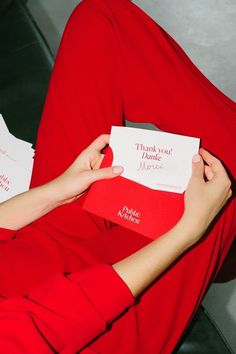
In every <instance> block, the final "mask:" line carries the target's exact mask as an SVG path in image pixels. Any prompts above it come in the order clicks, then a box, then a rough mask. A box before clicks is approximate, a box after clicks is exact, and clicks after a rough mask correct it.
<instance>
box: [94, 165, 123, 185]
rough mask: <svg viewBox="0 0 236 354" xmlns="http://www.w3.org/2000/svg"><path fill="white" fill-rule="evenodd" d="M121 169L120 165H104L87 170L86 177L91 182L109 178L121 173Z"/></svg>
mask: <svg viewBox="0 0 236 354" xmlns="http://www.w3.org/2000/svg"><path fill="white" fill-rule="evenodd" d="M123 170H124V169H123V167H122V166H112V167H105V168H100V169H98V170H92V171H88V172H87V177H88V179H89V182H90V183H93V182H95V181H98V180H101V179H110V178H114V177H117V176H119V175H121V174H122V172H123Z"/></svg>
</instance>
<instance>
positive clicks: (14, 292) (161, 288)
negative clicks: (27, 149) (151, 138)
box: [0, 0, 236, 354]
mask: <svg viewBox="0 0 236 354" xmlns="http://www.w3.org/2000/svg"><path fill="white" fill-rule="evenodd" d="M124 119H128V120H130V121H136V122H150V123H153V124H155V125H157V126H158V127H160V128H161V129H162V130H165V131H169V132H175V133H179V134H185V135H190V136H199V137H201V141H202V146H203V147H204V148H205V149H207V150H209V151H210V152H212V153H213V154H214V155H215V156H217V158H215V157H213V156H212V154H210V153H208V152H207V151H206V150H205V149H202V150H201V151H200V155H201V157H200V161H196V162H193V176H192V178H191V181H190V184H189V187H188V190H187V192H186V194H185V212H184V215H183V217H182V218H181V220H180V221H179V223H178V224H177V225H176V226H175V227H174V228H173V229H172V230H170V232H168V233H167V234H165V235H163V237H161V238H159V239H157V240H155V241H152V242H151V241H150V239H148V238H146V237H144V236H142V235H139V234H136V233H134V232H132V231H130V230H128V229H124V228H122V227H120V226H114V225H110V224H108V223H107V222H106V221H105V220H103V219H101V218H99V217H97V216H94V215H91V214H89V213H87V212H85V211H84V210H82V209H81V204H82V203H83V198H84V196H83V195H81V197H80V198H78V196H80V194H83V192H84V191H85V190H86V189H87V188H88V186H89V185H90V183H92V182H93V181H94V180H96V179H99V178H109V177H111V178H112V177H115V176H116V175H117V173H116V171H115V172H114V171H112V170H111V169H108V170H106V171H104V170H97V169H96V168H97V167H98V166H99V163H100V160H101V159H102V155H101V149H102V147H103V146H104V145H105V144H106V143H107V142H108V136H107V135H105V136H103V137H102V138H100V139H99V140H95V142H94V143H93V146H92V147H91V146H90V148H89V149H86V147H87V146H88V145H89V144H90V143H91V142H92V141H93V140H94V139H95V138H96V137H97V136H98V135H100V134H102V133H108V132H109V131H110V127H111V125H121V124H124ZM235 127H236V103H235V102H233V101H232V100H231V99H230V98H228V97H227V96H225V95H224V94H223V93H222V92H221V91H219V90H218V89H217V88H216V87H215V86H214V85H213V84H212V83H211V82H210V81H209V80H207V79H206V77H204V76H203V74H202V73H201V72H200V71H199V70H198V69H197V68H196V67H195V66H194V64H193V63H192V62H191V61H190V59H189V58H188V57H187V55H186V54H185V53H184V52H183V50H182V49H181V48H180V47H179V46H178V44H177V43H176V42H175V41H174V40H173V38H171V37H170V36H169V35H168V34H167V33H166V32H165V31H164V30H163V29H162V28H161V27H160V26H158V25H157V24H156V23H155V22H154V21H153V20H152V19H151V18H150V17H149V16H147V15H146V14H145V13H144V12H143V11H142V10H141V9H139V8H138V7H137V6H136V5H134V4H133V3H132V2H131V1H129V0H112V1H111V0H109V1H108V0H83V1H81V3H80V4H79V5H78V7H77V8H76V10H75V11H74V13H73V14H72V16H71V18H70V20H69V22H68V25H67V27H66V30H65V32H64V36H63V39H62V43H61V46H60V50H59V53H58V55H57V59H56V63H55V67H54V71H53V74H52V78H51V82H50V87H49V92H48V96H47V99H46V104H45V107H44V112H43V116H42V120H41V124H40V128H39V134H38V141H37V146H36V156H35V164H34V170H33V176H32V181H31V187H32V189H31V191H30V192H28V193H26V194H24V195H21V196H18V197H16V198H15V199H12V200H10V201H8V202H7V203H4V204H2V205H1V206H0V207H1V219H0V220H1V226H2V229H1V231H0V235H1V238H2V242H1V245H0V260H1V270H2V271H1V273H0V294H1V297H2V302H1V304H0V329H1V330H0V348H1V351H2V352H6V353H39V354H41V353H44V354H46V353H53V352H59V353H76V352H80V353H100V354H111V353H112V354H121V353H122V354H156V353H164V354H169V353H171V352H172V351H173V349H174V348H175V346H176V344H177V343H178V341H179V339H180V337H181V335H182V333H183V331H184V330H185V328H186V327H187V325H188V323H189V322H190V320H191V318H192V316H193V315H194V314H195V312H196V310H197V308H198V306H199V304H200V303H201V301H202V298H203V296H204V294H205V293H206V290H207V289H208V287H209V286H210V284H211V282H212V281H213V280H214V279H215V277H216V275H217V273H218V271H219V269H220V267H221V265H222V263H223V261H224V259H225V256H226V254H227V253H228V251H229V249H230V246H231V244H232V242H233V240H234V238H235V233H236V218H235V199H234V198H232V197H231V198H230V200H229V199H228V198H229V197H230V195H231V190H230V183H229V179H228V177H227V174H226V173H225V170H224V168H223V166H222V165H221V163H220V162H219V159H220V160H221V161H223V162H224V165H225V167H226V169H227V170H228V172H230V175H231V178H232V179H233V180H234V178H235V175H236V160H235V157H234V154H233V152H234V150H235V138H234V134H235ZM84 150H85V152H82V151H84ZM81 153H82V154H81ZM80 154H81V155H80ZM78 155H79V157H78V159H77V156H78ZM197 157H198V159H199V156H197ZM203 160H204V161H205V163H206V165H207V166H208V167H205V168H204V166H203ZM73 161H75V162H74V163H73ZM70 166H71V167H70ZM93 168H94V170H93ZM204 170H205V178H206V179H207V182H205V179H204V178H203V172H204ZM64 171H66V172H64ZM77 171H78V173H77ZM119 173H121V172H119V170H118V174H119ZM77 183H78V184H77ZM77 186H78V187H77ZM58 191H59V192H58ZM227 200H228V203H227V205H225V206H224V209H223V211H222V212H221V213H220V214H218V216H217V220H215V219H214V217H215V215H216V214H217V213H218V211H219V210H220V209H221V207H223V205H224V204H225V203H226V201H227ZM69 202H70V203H69ZM57 206H58V207H57ZM21 209H22V210H24V215H21V216H18V217H16V214H19V210H21ZM16 211H17V213H16ZM213 219H214V223H213V224H212V225H211V228H208V225H209V223H211V221H212V220H213ZM206 230H207V231H206ZM203 233H204V237H203V238H202V239H201V241H200V242H198V241H199V239H200V237H201V236H203ZM193 244H194V247H192V246H193ZM147 260H148V264H147ZM160 275H161V276H160ZM150 284H151V285H150ZM145 289H146V290H145ZM136 296H138V301H137V302H136V301H135V297H136ZM118 316H119V317H118ZM111 321H112V325H110V326H107V325H108V324H110V323H111Z"/></svg>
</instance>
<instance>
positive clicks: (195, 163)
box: [192, 154, 204, 178]
mask: <svg viewBox="0 0 236 354" xmlns="http://www.w3.org/2000/svg"><path fill="white" fill-rule="evenodd" d="M203 176H204V163H203V159H202V157H201V156H200V155H199V154H195V155H194V156H193V158H192V177H201V178H203Z"/></svg>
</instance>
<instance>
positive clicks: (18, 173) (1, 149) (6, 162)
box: [0, 115, 34, 202]
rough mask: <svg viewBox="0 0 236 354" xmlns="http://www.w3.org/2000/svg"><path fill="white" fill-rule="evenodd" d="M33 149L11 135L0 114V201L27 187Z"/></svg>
mask: <svg viewBox="0 0 236 354" xmlns="http://www.w3.org/2000/svg"><path fill="white" fill-rule="evenodd" d="M33 156H34V149H33V148H32V144H31V143H29V142H26V141H24V140H21V139H18V138H16V137H15V136H14V135H12V134H11V133H10V132H9V130H8V128H7V125H6V123H5V121H4V119H3V117H2V116H1V115H0V202H3V201H5V200H7V199H9V198H11V197H13V196H15V195H17V194H19V193H22V192H25V191H26V190H28V189H29V184H30V179H31V174H32V168H33V161H34V160H33Z"/></svg>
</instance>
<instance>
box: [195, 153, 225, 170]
mask: <svg viewBox="0 0 236 354" xmlns="http://www.w3.org/2000/svg"><path fill="white" fill-rule="evenodd" d="M199 153H200V154H201V156H202V158H203V160H204V161H205V162H206V163H207V164H208V165H209V166H210V167H211V168H212V171H213V173H217V174H218V173H220V174H221V173H226V171H225V169H224V167H223V165H222V163H221V161H220V160H219V159H218V158H217V157H215V156H213V155H212V154H211V153H210V152H209V151H207V150H205V149H203V148H200V150H199Z"/></svg>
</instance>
